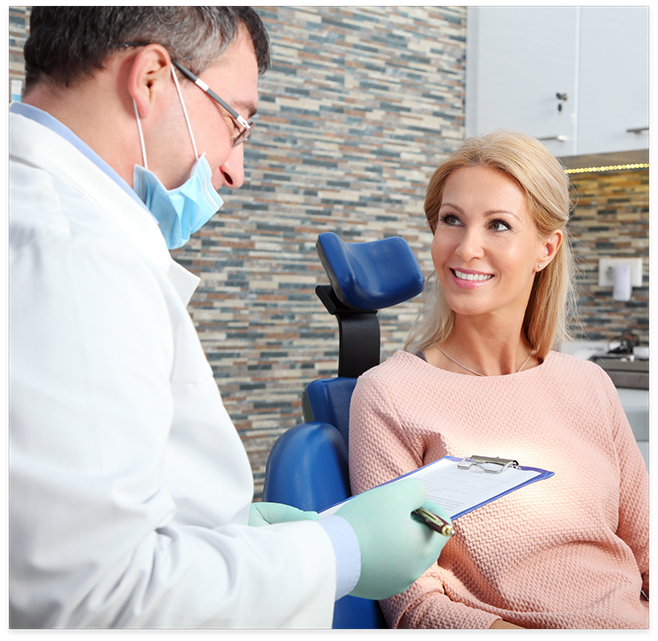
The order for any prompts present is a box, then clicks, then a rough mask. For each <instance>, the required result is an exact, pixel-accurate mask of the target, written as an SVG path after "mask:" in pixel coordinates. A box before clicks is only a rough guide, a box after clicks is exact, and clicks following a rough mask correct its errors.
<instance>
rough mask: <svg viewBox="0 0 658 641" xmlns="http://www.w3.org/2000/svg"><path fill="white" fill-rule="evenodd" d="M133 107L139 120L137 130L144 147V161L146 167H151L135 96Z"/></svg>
mask: <svg viewBox="0 0 658 641" xmlns="http://www.w3.org/2000/svg"><path fill="white" fill-rule="evenodd" d="M133 107H134V108H135V119H136V120H137V131H139V144H140V145H141V147H142V161H143V163H144V169H147V170H148V168H149V165H148V162H146V145H145V144H144V134H143V133H142V122H141V120H140V119H139V112H138V111H137V103H136V102H135V99H134V98H133Z"/></svg>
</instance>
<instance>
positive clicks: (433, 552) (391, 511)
mask: <svg viewBox="0 0 658 641" xmlns="http://www.w3.org/2000/svg"><path fill="white" fill-rule="evenodd" d="M426 495H427V492H426V490H425V485H424V484H423V483H422V482H421V481H419V480H418V479H405V480H402V481H396V482H395V483H389V484H387V485H382V486H380V487H376V488H373V489H372V490H368V491H366V492H363V493H362V494H358V495H357V496H355V497H354V498H352V499H351V500H350V501H348V502H347V503H346V504H345V505H344V506H343V507H341V508H340V509H339V510H338V511H337V512H336V515H337V516H342V517H343V518H344V519H345V520H346V521H347V522H348V523H349V524H350V525H351V526H352V529H353V530H354V532H355V533H356V537H357V539H358V540H359V547H360V549H361V577H360V578H359V581H358V583H357V584H356V587H355V588H354V590H352V592H350V594H351V595H352V596H358V597H362V598H364V599H375V600H379V599H386V598H388V597H390V596H393V595H394V594H399V593H400V592H404V591H405V590H406V589H408V588H409V587H410V586H411V584H412V583H413V582H414V581H415V580H416V579H417V578H418V577H419V576H420V575H421V574H422V573H423V572H425V570H427V568H429V567H430V566H431V565H432V564H433V563H435V562H436V560H437V559H438V558H439V554H441V550H443V546H444V545H445V544H446V543H447V542H448V541H449V537H446V536H443V535H442V534H438V533H437V532H434V531H433V530H430V528H428V527H427V526H426V525H423V524H422V523H420V522H418V521H416V520H415V519H414V518H413V517H412V516H411V512H412V511H413V510H415V509H417V508H419V507H421V506H422V507H424V508H425V509H427V510H429V511H431V512H435V513H436V514H438V515H439V516H441V517H442V518H444V519H445V520H446V521H448V522H449V523H451V520H450V517H449V516H448V515H447V514H446V512H445V510H443V509H442V508H440V507H439V506H438V505H434V504H433V503H432V502H431V501H427V500H426V498H425V497H426Z"/></svg>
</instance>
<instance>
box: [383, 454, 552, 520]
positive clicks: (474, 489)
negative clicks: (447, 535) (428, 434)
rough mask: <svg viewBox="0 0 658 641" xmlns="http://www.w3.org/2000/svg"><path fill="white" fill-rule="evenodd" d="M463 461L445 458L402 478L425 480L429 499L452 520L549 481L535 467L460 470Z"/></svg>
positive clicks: (541, 471) (474, 467) (542, 471)
mask: <svg viewBox="0 0 658 641" xmlns="http://www.w3.org/2000/svg"><path fill="white" fill-rule="evenodd" d="M460 461H461V459H453V458H451V457H450V458H449V457H444V458H442V459H439V460H438V461H435V462H434V463H431V464H429V465H426V466H425V467H421V468H420V469H418V470H416V471H415V472H412V473H411V474H408V475H406V476H404V477H402V478H417V479H420V480H421V481H423V483H424V484H425V487H426V488H427V498H428V499H429V500H430V501H432V502H434V503H436V504H437V505H440V506H441V507H442V508H443V509H444V510H445V511H446V512H447V513H448V514H449V515H450V518H451V519H456V518H458V517H460V516H462V515H464V514H466V513H467V512H470V511H471V510H474V509H475V508H478V507H480V506H481V505H484V504H485V503H489V502H490V501H493V500H494V499H497V498H499V497H501V496H504V495H505V494H508V493H509V492H511V491H512V490H515V489H518V488H519V487H523V486H524V485H527V484H528V483H531V482H532V481H535V480H540V478H539V477H541V478H546V477H545V476H544V474H545V473H546V471H545V470H540V469H535V468H525V469H524V468H518V467H509V468H507V469H506V470H503V471H502V472H500V473H499V474H492V473H490V472H485V471H483V470H481V469H480V468H478V467H476V466H473V467H471V468H470V469H467V470H464V469H459V468H458V467H457V465H458V463H459V462H460ZM399 480H400V479H396V481H399Z"/></svg>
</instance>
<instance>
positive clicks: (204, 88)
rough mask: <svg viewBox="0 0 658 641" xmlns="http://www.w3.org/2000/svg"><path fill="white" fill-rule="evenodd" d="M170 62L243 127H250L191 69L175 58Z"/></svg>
mask: <svg viewBox="0 0 658 641" xmlns="http://www.w3.org/2000/svg"><path fill="white" fill-rule="evenodd" d="M171 63H172V64H173V65H174V67H176V69H178V70H179V71H180V72H181V73H183V74H185V75H186V76H187V77H188V78H189V79H190V80H191V81H192V82H193V83H194V84H195V85H196V86H197V87H199V89H201V90H202V91H205V92H206V93H207V94H208V95H209V96H210V97H211V98H212V99H213V100H216V101H217V102H218V103H219V104H220V105H221V106H222V107H224V109H226V111H228V112H229V113H230V114H231V116H233V118H235V119H236V120H237V121H238V122H239V123H240V124H241V125H242V126H243V127H245V128H246V129H251V127H250V126H249V123H248V122H247V121H246V120H245V119H244V118H243V117H242V116H241V115H240V114H239V113H238V112H237V111H236V110H235V109H233V107H231V106H230V105H228V104H227V103H226V102H224V101H223V100H222V99H221V98H220V97H219V96H218V95H217V94H216V93H215V92H214V91H213V90H212V89H211V88H210V87H209V86H208V85H207V84H206V83H205V82H203V80H201V78H197V76H195V75H194V74H193V73H192V72H191V71H189V70H188V69H186V68H185V67H183V65H181V64H179V63H177V62H176V61H175V60H172V61H171Z"/></svg>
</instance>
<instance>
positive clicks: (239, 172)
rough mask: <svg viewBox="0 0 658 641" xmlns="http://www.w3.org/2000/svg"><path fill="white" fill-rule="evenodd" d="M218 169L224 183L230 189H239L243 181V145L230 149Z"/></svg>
mask: <svg viewBox="0 0 658 641" xmlns="http://www.w3.org/2000/svg"><path fill="white" fill-rule="evenodd" d="M219 171H221V172H222V176H223V177H224V185H225V186H226V187H229V188H230V189H239V188H240V187H242V184H243V183H244V145H238V146H237V147H233V148H232V149H231V153H230V154H229V155H228V158H227V159H226V161H225V162H224V164H222V165H220V167H219Z"/></svg>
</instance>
